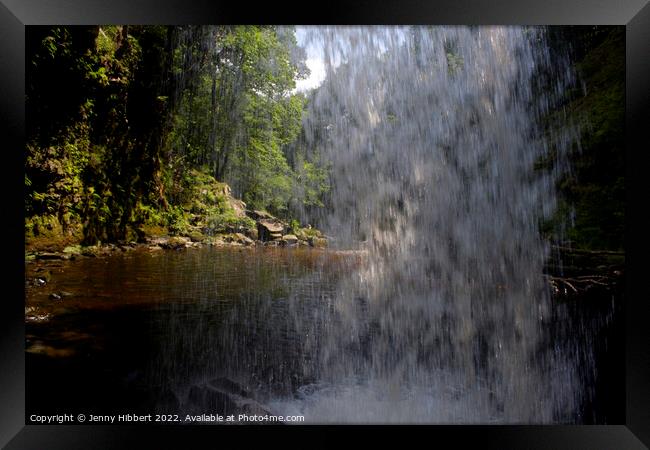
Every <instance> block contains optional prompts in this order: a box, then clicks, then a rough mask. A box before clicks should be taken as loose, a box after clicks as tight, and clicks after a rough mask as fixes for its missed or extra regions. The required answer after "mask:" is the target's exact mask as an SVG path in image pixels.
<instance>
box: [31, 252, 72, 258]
mask: <svg viewBox="0 0 650 450" xmlns="http://www.w3.org/2000/svg"><path fill="white" fill-rule="evenodd" d="M36 259H65V255H63V254H61V253H54V252H41V253H38V254H37V255H36Z"/></svg>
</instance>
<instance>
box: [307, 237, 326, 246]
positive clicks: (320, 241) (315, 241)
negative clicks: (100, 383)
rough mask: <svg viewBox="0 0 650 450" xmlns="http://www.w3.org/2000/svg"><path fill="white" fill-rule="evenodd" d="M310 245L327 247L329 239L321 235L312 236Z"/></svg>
mask: <svg viewBox="0 0 650 450" xmlns="http://www.w3.org/2000/svg"><path fill="white" fill-rule="evenodd" d="M309 245H311V246H312V247H319V248H324V247H327V239H325V238H320V237H310V238H309Z"/></svg>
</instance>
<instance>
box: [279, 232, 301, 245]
mask: <svg viewBox="0 0 650 450" xmlns="http://www.w3.org/2000/svg"><path fill="white" fill-rule="evenodd" d="M282 244H283V245H297V244H298V238H297V237H296V236H295V235H293V234H285V235H284V236H282Z"/></svg>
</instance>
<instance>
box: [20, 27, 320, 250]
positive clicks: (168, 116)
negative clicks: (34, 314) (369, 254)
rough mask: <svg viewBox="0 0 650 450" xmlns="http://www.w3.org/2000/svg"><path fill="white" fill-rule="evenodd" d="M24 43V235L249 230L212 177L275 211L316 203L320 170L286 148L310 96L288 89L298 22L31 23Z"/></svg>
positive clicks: (296, 67) (112, 236) (298, 56)
mask: <svg viewBox="0 0 650 450" xmlns="http://www.w3.org/2000/svg"><path fill="white" fill-rule="evenodd" d="M26 38H27V59H28V71H27V92H26V94H27V138H28V139H27V141H28V145H27V146H26V158H25V190H26V195H25V210H26V215H27V218H28V220H27V222H26V227H27V228H29V233H31V234H38V233H40V232H44V231H43V230H49V231H52V232H59V231H60V230H63V231H60V232H66V231H65V230H66V229H67V230H70V233H72V232H73V231H74V230H76V229H77V228H79V227H83V232H84V244H86V245H93V244H95V243H97V242H98V241H103V242H107V241H115V240H122V239H127V238H129V236H131V235H132V234H133V232H136V233H138V236H139V237H141V234H140V233H142V229H143V228H147V227H149V228H152V227H153V228H156V229H158V228H160V229H166V230H167V231H168V232H169V233H172V234H186V233H191V232H196V230H197V229H200V228H201V227H208V228H212V229H214V230H229V229H238V228H242V227H243V228H251V227H253V226H254V224H253V223H252V222H251V221H250V219H247V218H245V217H243V218H242V217H241V216H242V212H241V208H242V206H238V208H239V209H238V210H237V211H235V209H233V206H232V204H231V202H232V198H231V195H230V192H229V190H228V188H227V186H226V185H225V184H223V183H218V182H217V181H216V180H221V181H227V182H228V183H229V184H230V185H232V186H233V189H234V195H235V196H237V197H239V198H243V199H244V200H245V201H246V202H247V204H248V207H250V208H259V209H267V210H269V211H271V212H273V213H274V214H279V215H282V216H283V217H288V216H289V215H291V205H295V204H302V203H303V202H304V204H308V205H313V206H314V207H320V206H322V201H321V196H322V195H323V193H324V192H326V191H327V185H326V180H327V174H326V169H325V168H323V167H320V166H319V165H318V164H317V163H316V162H315V161H316V160H317V158H315V157H313V155H312V156H311V157H310V158H307V157H306V156H305V152H306V150H307V149H304V148H302V147H301V148H297V147H296V146H295V145H294V143H295V141H296V139H297V137H298V136H299V134H300V130H301V120H302V114H303V111H304V109H305V105H306V99H305V98H304V96H302V95H300V94H296V93H294V92H293V89H294V87H295V79H298V78H301V77H304V76H306V74H307V73H308V69H307V68H306V66H305V64H304V57H305V54H304V51H301V49H298V47H297V43H296V39H295V35H294V30H293V29H291V28H288V27H285V28H279V27H274V26H236V27H230V26H218V27H214V26H213V27H203V26H200V27H196V26H187V27H164V26H115V25H110V26H87V27H86V26H83V27H33V28H30V30H28V33H27V35H26ZM306 161H310V162H306ZM303 185H304V187H303ZM46 217H47V220H45V219H44V218H46ZM52 218H54V219H52ZM41 219H43V220H45V222H43V220H41ZM52 220H55V221H56V222H57V226H54V225H53V224H52V223H51V222H52ZM48 227H49V228H48ZM57 230H59V231H57ZM49 231H48V232H49Z"/></svg>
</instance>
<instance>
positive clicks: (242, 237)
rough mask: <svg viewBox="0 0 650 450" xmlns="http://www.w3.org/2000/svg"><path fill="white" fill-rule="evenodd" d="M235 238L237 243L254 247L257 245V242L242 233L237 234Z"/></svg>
mask: <svg viewBox="0 0 650 450" xmlns="http://www.w3.org/2000/svg"><path fill="white" fill-rule="evenodd" d="M233 236H234V241H235V242H238V243H240V244H243V245H253V244H254V243H255V241H253V240H252V239H251V238H249V237H248V236H246V235H244V234H242V233H235V234H234V235H233Z"/></svg>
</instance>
